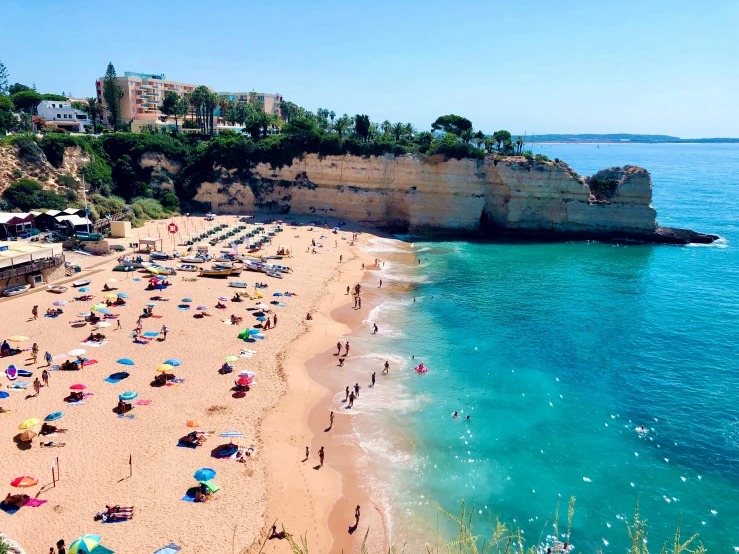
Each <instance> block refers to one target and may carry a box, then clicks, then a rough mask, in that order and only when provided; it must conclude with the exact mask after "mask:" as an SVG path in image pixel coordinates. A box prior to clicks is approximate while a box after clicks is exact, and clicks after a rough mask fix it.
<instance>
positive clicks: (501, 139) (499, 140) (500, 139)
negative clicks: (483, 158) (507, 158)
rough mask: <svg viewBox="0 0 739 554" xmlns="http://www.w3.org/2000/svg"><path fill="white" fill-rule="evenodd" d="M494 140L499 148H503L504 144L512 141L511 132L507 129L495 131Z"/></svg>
mask: <svg viewBox="0 0 739 554" xmlns="http://www.w3.org/2000/svg"><path fill="white" fill-rule="evenodd" d="M493 140H494V141H495V142H496V144H497V145H498V150H502V148H503V144H504V143H505V142H510V141H511V134H510V133H509V132H508V131H505V130H501V131H495V133H493Z"/></svg>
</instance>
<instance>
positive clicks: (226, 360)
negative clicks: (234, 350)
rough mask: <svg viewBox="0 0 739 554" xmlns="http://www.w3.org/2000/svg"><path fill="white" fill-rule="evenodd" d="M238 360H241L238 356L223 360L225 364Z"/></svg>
mask: <svg viewBox="0 0 739 554" xmlns="http://www.w3.org/2000/svg"><path fill="white" fill-rule="evenodd" d="M238 359H239V357H238V356H226V357H225V358H223V361H224V362H235V361H236V360H238Z"/></svg>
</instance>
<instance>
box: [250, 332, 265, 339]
mask: <svg viewBox="0 0 739 554" xmlns="http://www.w3.org/2000/svg"><path fill="white" fill-rule="evenodd" d="M252 338H255V339H259V340H264V335H263V334H262V333H256V334H254V335H252Z"/></svg>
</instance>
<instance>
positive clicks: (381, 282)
mask: <svg viewBox="0 0 739 554" xmlns="http://www.w3.org/2000/svg"><path fill="white" fill-rule="evenodd" d="M378 288H382V279H380V286H379V287H378Z"/></svg>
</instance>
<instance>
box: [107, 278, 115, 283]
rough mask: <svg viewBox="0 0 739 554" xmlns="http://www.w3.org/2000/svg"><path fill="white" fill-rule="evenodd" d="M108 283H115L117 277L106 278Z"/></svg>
mask: <svg viewBox="0 0 739 554" xmlns="http://www.w3.org/2000/svg"><path fill="white" fill-rule="evenodd" d="M107 282H108V283H117V282H118V279H108V281H107Z"/></svg>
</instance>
